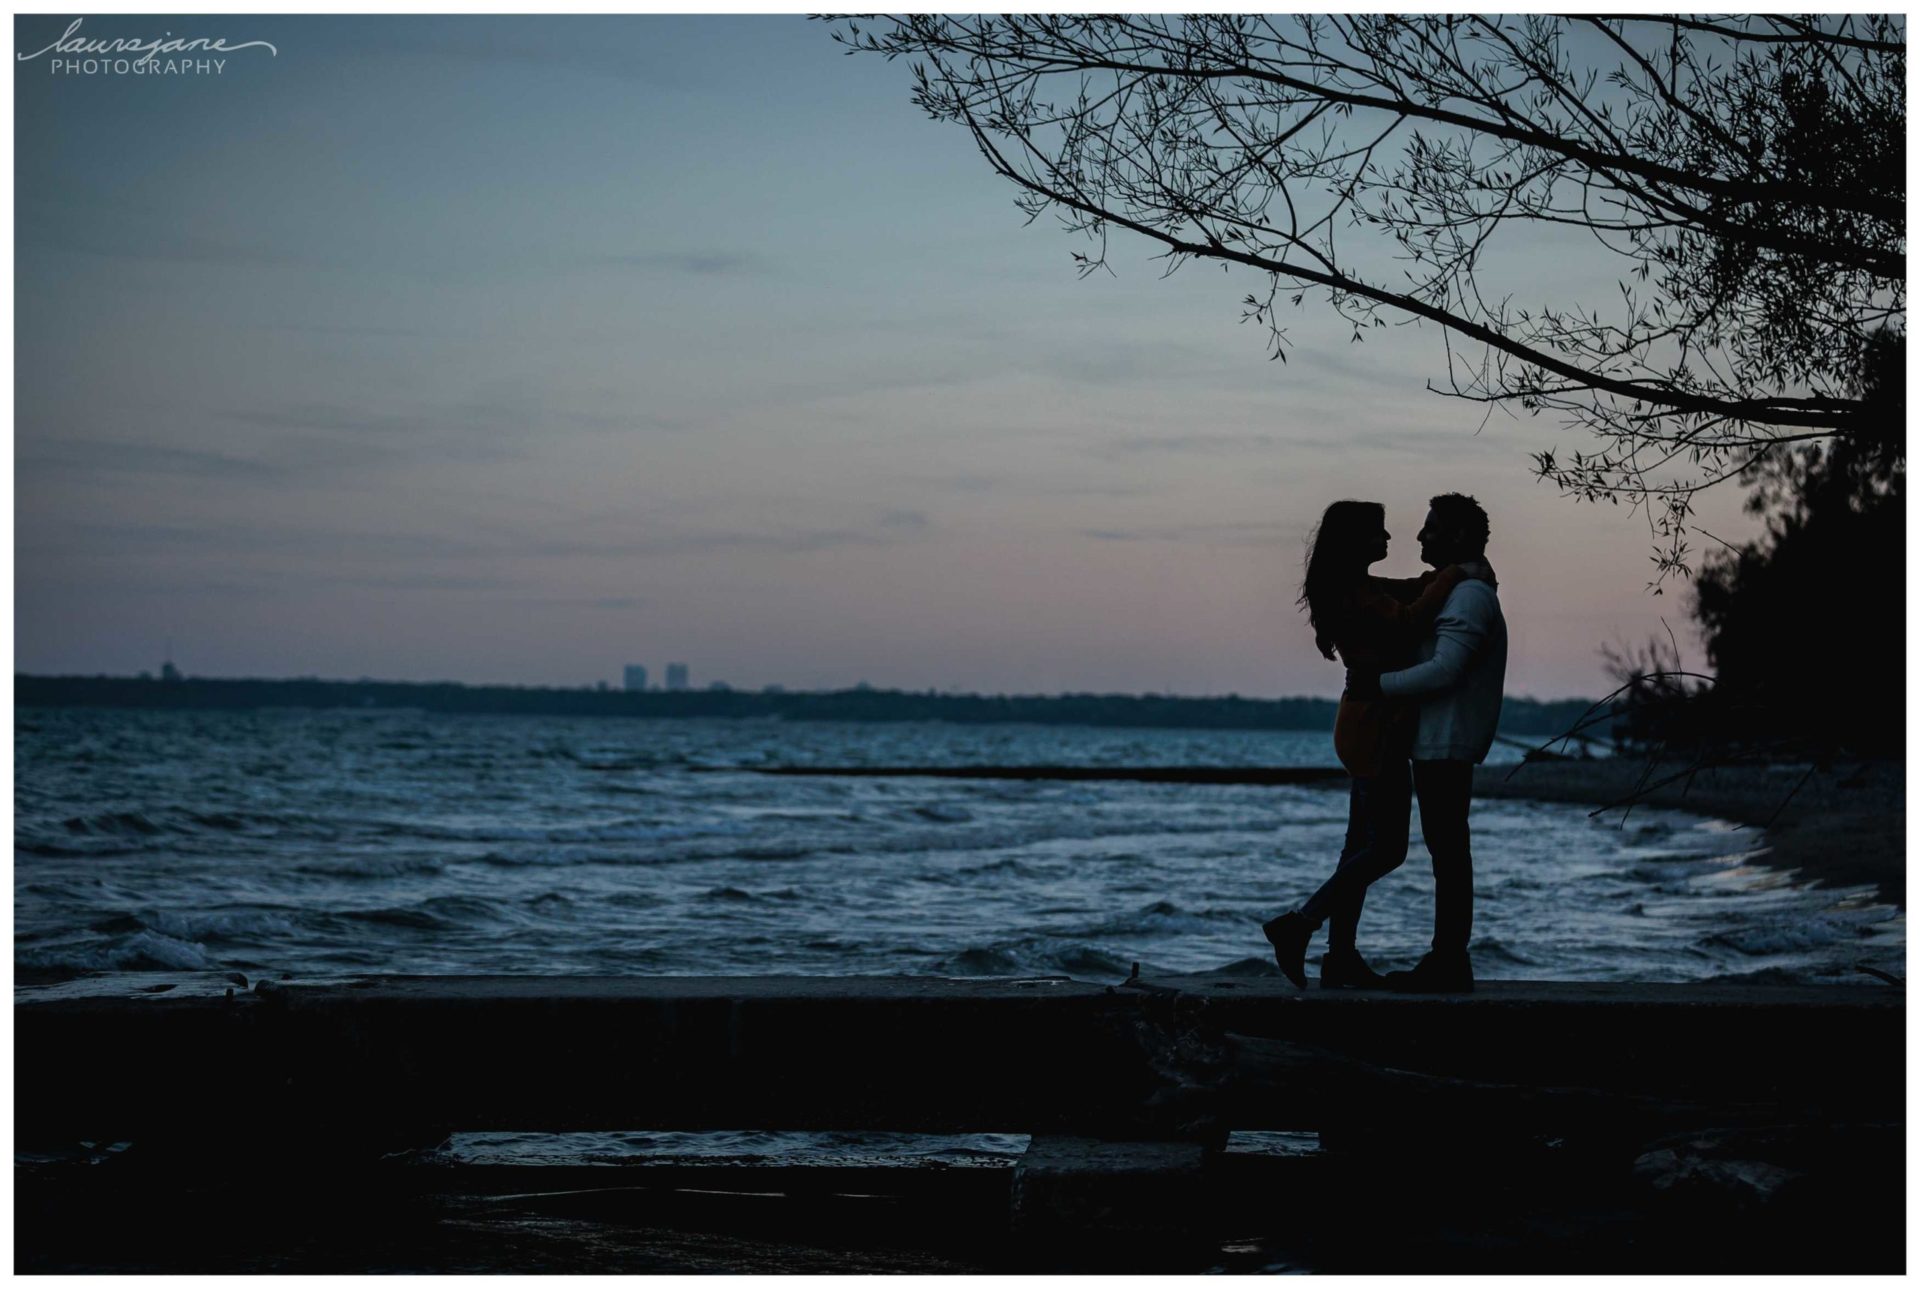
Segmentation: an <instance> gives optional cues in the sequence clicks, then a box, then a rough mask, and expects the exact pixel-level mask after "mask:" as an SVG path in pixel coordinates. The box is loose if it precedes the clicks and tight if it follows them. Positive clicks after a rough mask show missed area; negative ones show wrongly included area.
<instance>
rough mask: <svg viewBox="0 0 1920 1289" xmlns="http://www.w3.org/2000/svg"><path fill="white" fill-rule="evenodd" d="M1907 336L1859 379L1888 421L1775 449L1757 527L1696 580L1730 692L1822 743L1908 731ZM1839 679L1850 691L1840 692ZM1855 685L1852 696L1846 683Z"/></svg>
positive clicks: (1745, 705) (1766, 469) (1723, 697)
mask: <svg viewBox="0 0 1920 1289" xmlns="http://www.w3.org/2000/svg"><path fill="white" fill-rule="evenodd" d="M1899 348H1900V347H1899V346H1897V345H1896V344H1895V343H1894V342H1893V341H1892V340H1891V338H1884V339H1882V340H1881V341H1880V342H1879V344H1878V345H1877V347H1876V349H1875V350H1873V351H1870V355H1869V358H1868V371H1869V378H1868V380H1867V381H1866V382H1865V384H1864V385H1863V387H1862V390H1861V393H1862V396H1863V398H1864V399H1865V400H1866V402H1867V404H1868V406H1869V407H1873V406H1878V407H1881V408H1883V409H1884V420H1883V421H1882V423H1881V432H1880V433H1878V434H1858V435H1849V436H1846V437H1840V438H1835V439H1832V440H1829V441H1827V442H1823V443H1814V444H1808V445H1804V446H1800V447H1797V448H1794V449H1791V450H1786V451H1776V452H1774V453H1772V454H1769V455H1767V456H1765V457H1763V458H1762V459H1761V461H1760V462H1759V465H1758V467H1757V469H1756V471H1755V474H1756V476H1757V478H1756V482H1755V486H1754V488H1753V491H1752V493H1751V495H1750V497H1749V499H1748V505H1749V508H1750V509H1751V510H1753V511H1754V512H1755V513H1757V514H1765V515H1767V516H1769V519H1768V524H1767V528H1766V531H1765V533H1764V534H1763V535H1762V536H1761V537H1760V538H1759V539H1757V540H1755V541H1752V542H1748V543H1746V544H1745V545H1742V546H1739V547H1730V548H1728V549H1725V550H1722V551H1720V552H1718V553H1716V554H1715V555H1712V556H1709V557H1708V559H1707V560H1706V561H1705V565H1704V567H1703V568H1702V569H1701V572H1700V576H1699V578H1698V579H1697V580H1696V581H1695V584H1694V611H1695V616H1696V617H1697V618H1698V619H1699V621H1700V625H1701V627H1702V630H1703V633H1704V635H1705V637H1706V644H1707V656H1708V658H1709V659H1710V660H1711V662H1712V663H1713V668H1714V673H1715V676H1716V679H1717V682H1718V684H1717V690H1718V691H1719V702H1720V704H1721V706H1723V707H1725V708H1727V709H1728V711H1729V712H1731V711H1732V710H1733V709H1734V706H1735V705H1736V704H1737V705H1738V709H1739V710H1741V711H1746V712H1750V713H1753V714H1754V715H1755V717H1756V720H1757V722H1758V723H1760V724H1763V725H1764V727H1765V728H1764V730H1762V729H1759V728H1756V729H1751V730H1746V731H1741V730H1739V729H1738V728H1737V726H1738V724H1739V722H1737V721H1730V720H1729V721H1723V725H1725V726H1726V727H1727V732H1728V733H1729V734H1730V735H1732V734H1741V733H1744V734H1745V735H1746V736H1747V737H1748V738H1749V739H1751V738H1752V737H1754V736H1756V735H1759V734H1761V733H1765V734H1767V735H1769V736H1772V737H1791V738H1794V739H1796V740H1798V741H1800V742H1802V743H1804V744H1806V745H1808V746H1810V747H1814V748H1817V749H1819V750H1821V751H1822V752H1828V753H1830V752H1834V751H1842V750H1846V751H1852V752H1856V753H1864V754H1887V753H1892V754H1895V755H1898V754H1899V753H1900V751H1901V750H1902V748H1903V747H1904V744H1905V721H1904V715H1905V706H1904V696H1905V691H1906V685H1905V679H1906V595H1905V586H1906V532H1905V530H1906V440H1905V437H1904V435H1903V433H1902V431H1903V429H1904V426H1903V424H1902V421H1903V419H1904V418H1903V416H1902V412H1903V410H1904V406H1905V402H1906V399H1905V396H1904V393H1903V392H1902V390H1903V387H1904V376H1905V373H1904V370H1903V369H1902V367H1901V366H1900V365H1899ZM1836 691H1838V692H1839V695H1840V696H1838V697H1836ZM1849 693H1851V694H1852V695H1853V696H1848V694H1849Z"/></svg>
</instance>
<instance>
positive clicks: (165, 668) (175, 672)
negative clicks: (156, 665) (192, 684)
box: [160, 659, 185, 680]
mask: <svg viewBox="0 0 1920 1289" xmlns="http://www.w3.org/2000/svg"><path fill="white" fill-rule="evenodd" d="M160 679H162V680H184V679H185V677H183V676H182V675H181V674H180V669H179V668H178V667H176V666H174V665H173V660H172V659H168V660H167V661H166V662H163V663H161V664H160Z"/></svg>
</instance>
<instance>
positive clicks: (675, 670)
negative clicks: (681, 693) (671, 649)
mask: <svg viewBox="0 0 1920 1289" xmlns="http://www.w3.org/2000/svg"><path fill="white" fill-rule="evenodd" d="M686 687H687V664H686V663H684V662H670V663H668V664H667V688H668V689H685V688H686Z"/></svg>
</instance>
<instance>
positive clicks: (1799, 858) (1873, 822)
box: [1473, 756, 1907, 913]
mask: <svg viewBox="0 0 1920 1289" xmlns="http://www.w3.org/2000/svg"><path fill="white" fill-rule="evenodd" d="M1685 768H1686V766H1685V764H1684V763H1681V762H1663V763H1660V764H1658V765H1656V766H1654V767H1653V770H1652V773H1651V774H1649V773H1648V763H1647V762H1646V761H1645V760H1642V759H1641V758H1639V757H1630V756H1623V757H1619V758H1617V759H1615V758H1609V759H1607V760H1596V761H1527V762H1522V763H1521V764H1520V765H1518V766H1510V765H1483V766H1480V767H1479V768H1478V769H1477V770H1476V771H1475V772H1474V781H1473V793H1474V796H1475V797H1476V798H1477V799H1481V800H1488V799H1521V800H1530V801H1560V802H1568V803H1572V804H1579V805H1589V806H1594V807H1598V808H1601V809H1605V808H1607V807H1616V808H1617V809H1619V810H1628V809H1631V808H1633V806H1655V807H1659V808H1662V809H1672V810H1688V811H1692V812H1694V813H1696V814H1703V815H1711V816H1714V817H1715V818H1720V819H1726V820H1730V821H1731V822H1733V823H1736V824H1740V825H1742V826H1744V827H1747V828H1751V829H1754V830H1755V832H1756V833H1761V832H1763V833H1764V837H1763V839H1762V847H1763V848H1762V849H1761V850H1760V852H1759V853H1758V854H1756V855H1755V856H1754V857H1753V861H1754V862H1755V863H1757V864H1762V865H1764V866H1766V867H1768V868H1773V869H1782V870H1794V871H1798V872H1800V873H1801V874H1803V875H1804V876H1806V877H1808V878H1809V879H1811V880H1812V881H1813V882H1814V884H1815V885H1817V886H1828V887H1831V886H1873V887H1875V888H1876V889H1877V890H1878V892H1879V896H1880V899H1881V900H1882V901H1883V902H1885V903H1888V904H1892V905H1895V906H1897V907H1898V908H1899V909H1900V910H1901V911H1902V912H1903V913H1904V912H1905V911H1906V907H1907V872H1906V764H1905V762H1901V761H1868V762H1859V763H1852V764H1838V765H1835V766H1833V767H1832V768H1830V769H1825V770H1820V769H1815V770H1814V771H1813V772H1812V773H1811V774H1810V775H1809V774H1808V773H1807V769H1806V767H1804V766H1779V767H1773V766H1759V765H1739V766H1721V767H1717V768H1714V769H1709V770H1701V771H1699V772H1698V773H1697V774H1695V775H1694V776H1693V778H1692V780H1691V781H1688V780H1685V779H1681V780H1678V781H1676V782H1674V783H1670V784H1666V785H1664V786H1662V787H1659V788H1655V789H1654V790H1653V791H1651V792H1649V793H1647V794H1646V795H1645V796H1644V797H1642V798H1640V799H1639V800H1637V801H1635V802H1633V803H1632V805H1630V806H1629V805H1622V804H1620V803H1622V802H1623V801H1624V799H1625V798H1626V797H1627V796H1628V795H1629V794H1631V793H1632V792H1633V791H1634V788H1635V786H1636V785H1637V784H1639V783H1640V782H1641V781H1642V780H1643V779H1645V780H1646V781H1648V782H1655V783H1657V782H1659V781H1660V780H1662V779H1665V778H1668V777H1670V776H1673V775H1677V774H1679V773H1681V772H1682V771H1684V770H1685ZM1803 780H1804V781H1803ZM1796 785H1797V786H1796ZM1607 813H1608V814H1609V816H1612V817H1617V815H1615V814H1614V811H1612V810H1608V811H1607Z"/></svg>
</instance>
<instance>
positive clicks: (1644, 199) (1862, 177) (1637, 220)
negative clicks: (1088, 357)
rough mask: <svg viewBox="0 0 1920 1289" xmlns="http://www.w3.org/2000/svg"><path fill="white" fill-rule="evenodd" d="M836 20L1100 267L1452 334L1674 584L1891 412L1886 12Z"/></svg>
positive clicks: (1273, 316) (1900, 115)
mask: <svg viewBox="0 0 1920 1289" xmlns="http://www.w3.org/2000/svg"><path fill="white" fill-rule="evenodd" d="M840 22H841V27H840V29H839V30H838V31H837V32H836V38H837V39H840V40H841V41H842V42H843V43H845V44H846V45H847V46H848V47H849V48H850V49H851V50H853V51H858V52H867V53H877V54H880V55H882V56H885V57H888V58H896V57H904V58H908V59H910V60H911V61H912V63H913V67H914V75H915V91H914V99H915V102H916V103H917V104H918V105H919V106H920V107H921V108H923V109H924V110H925V111H926V112H928V113H929V114H930V115H931V116H932V117H934V118H935V119H936V120H940V121H947V122H953V123H956V124H958V125H960V126H961V127H963V128H965V129H966V130H968V131H969V132H970V134H971V136H972V138H973V140H974V142H975V144H976V145H977V146H978V147H979V149H980V152H981V154H982V156H983V157H985V159H986V160H987V162H988V163H989V164H990V165H991V166H992V168H993V169H994V170H995V171H996V172H997V173H999V174H1000V175H1002V176H1004V177H1005V178H1006V179H1008V180H1009V181H1011V182H1012V183H1013V184H1014V185H1015V186H1016V187H1017V188H1018V190H1019V194H1018V198H1017V200H1018V203H1019V205H1020V207H1021V209H1022V210H1023V211H1025V212H1026V213H1027V215H1028V216H1029V218H1036V217H1038V216H1040V215H1041V214H1043V213H1048V212H1051V213H1053V214H1055V215H1057V216H1058V217H1059V218H1060V219H1061V220H1062V222H1063V223H1064V224H1065V226H1066V227H1067V228H1069V229H1071V230H1074V231H1076V232H1078V233H1082V234H1085V235H1086V236H1087V237H1089V238H1091V239H1092V243H1093V247H1092V250H1091V251H1090V252H1088V253H1085V254H1081V255H1078V256H1076V259H1077V260H1078V261H1079V263H1080V264H1081V267H1082V269H1083V271H1087V272H1091V271H1093V270H1094V269H1096V268H1099V267H1101V266H1102V265H1104V264H1105V263H1106V259H1107V246H1108V240H1109V238H1110V237H1112V236H1113V235H1114V233H1115V232H1116V231H1119V232H1123V233H1126V234H1132V235H1136V236H1138V237H1141V238H1145V239H1148V240H1149V241H1150V242H1153V243H1157V244H1158V246H1159V247H1160V248H1161V250H1162V252H1163V254H1164V255H1165V256H1166V257H1167V258H1168V260H1169V262H1170V263H1169V267H1170V268H1177V267H1178V266H1180V265H1181V264H1183V263H1186V262H1189V261H1193V260H1210V261H1217V262H1220V263H1223V264H1226V265H1230V266H1240V267H1242V268H1244V269H1246V270H1249V271H1251V272H1253V273H1255V274H1258V275H1260V277H1261V282H1260V286H1259V288H1258V289H1256V290H1254V291H1251V292H1250V293H1249V294H1248V295H1247V296H1246V299H1245V310H1246V317H1247V318H1248V319H1250V320H1252V321H1255V322H1257V323H1259V324H1262V325H1263V326H1265V327H1266V328H1267V329H1268V331H1269V334H1270V340H1271V343H1272V347H1273V353H1274V354H1275V356H1277V357H1279V358H1282V359H1284V358H1285V357H1286V354H1287V347H1288V345H1289V341H1288V338H1287V332H1286V328H1285V327H1284V326H1283V325H1282V324H1281V319H1282V317H1283V310H1284V308H1286V307H1288V306H1297V305H1301V304H1303V303H1304V302H1305V301H1306V300H1307V299H1308V297H1310V296H1311V297H1313V298H1315V299H1316V300H1318V301H1321V302H1323V303H1324V304H1325V305H1328V306H1330V307H1331V308H1332V309H1333V310H1335V311H1336V312H1337V313H1338V315H1339V316H1340V317H1342V318H1344V319H1345V320H1346V321H1347V322H1348V323H1349V324H1351V326H1352V328H1353V332H1352V335H1353V338H1354V339H1355V340H1358V339H1361V338H1362V337H1364V335H1365V334H1366V332H1367V331H1368V330H1370V329H1372V328H1375V327H1379V326H1382V325H1385V324H1386V323H1387V322H1388V321H1389V320H1394V321H1404V320H1407V319H1414V320H1420V321H1424V322H1430V323H1437V324H1439V325H1440V326H1441V327H1442V328H1443V329H1444V330H1443V334H1444V335H1445V337H1446V340H1447V344H1446V354H1445V362H1446V375H1445V377H1444V379H1442V380H1439V381H1435V382H1430V384H1432V385H1433V387H1435V388H1437V389H1439V390H1440V391H1441V392H1443V393H1448V394H1452V395H1455V396H1458V397H1461V398H1467V399H1474V400H1479V401H1482V402H1485V403H1487V404H1489V405H1499V406H1506V407H1510V408H1514V409H1518V410H1522V411H1525V412H1528V413H1539V412H1548V413H1551V414H1555V415H1557V416H1558V417H1560V418H1561V419H1563V420H1565V421H1567V422H1569V423H1572V424H1574V425H1577V426H1580V427H1584V428H1585V429H1586V430H1588V431H1591V432H1592V434H1593V435H1594V436H1595V437H1594V441H1593V443H1592V445H1591V447H1590V448H1589V449H1588V450H1584V451H1581V452H1577V453H1574V454H1573V455H1571V456H1569V457H1566V458H1564V459H1563V458H1562V457H1560V456H1558V455H1557V454H1556V453H1555V452H1553V451H1551V450H1547V451H1542V452H1540V453H1538V454H1537V455H1536V466H1537V468H1538V471H1539V473H1540V474H1541V475H1542V476H1543V477H1545V478H1547V479H1549V480H1551V481H1553V482H1555V483H1557V484H1558V485H1559V486H1560V487H1562V488H1563V489H1564V490H1565V491H1567V492H1569V493H1570V494H1572V495H1573V496H1575V497H1577V498H1582V499H1586V500H1602V499H1605V500H1612V501H1615V502H1619V501H1622V500H1624V501H1627V502H1629V503H1630V504H1633V505H1638V506H1644V507H1645V510H1646V513H1647V517H1648V522H1649V523H1650V524H1651V525H1652V526H1653V530H1654V533H1655V535H1656V538H1657V555H1656V558H1657V560H1658V563H1659V568H1660V572H1661V574H1662V575H1664V574H1665V573H1667V572H1670V571H1674V570H1681V571H1685V570H1687V569H1688V568H1689V564H1688V559H1689V546H1688V540H1687V533H1688V520H1689V517H1690V513H1691V508H1692V501H1693V498H1694V496H1695V495H1696V494H1697V492H1698V491H1699V490H1700V489H1701V488H1704V487H1708V486H1711V485H1712V484H1714V483H1717V482H1720V481H1721V480H1724V479H1727V478H1731V477H1735V476H1738V475H1741V474H1743V473H1744V472H1746V471H1749V470H1751V469H1754V468H1755V467H1756V465H1757V464H1758V463H1760V462H1763V461H1768V460H1779V459H1781V458H1780V457H1779V453H1780V452H1781V451H1783V450H1790V449H1791V448H1792V447H1793V446H1794V445H1796V444H1802V443H1818V442H1828V441H1839V440H1845V439H1847V438H1849V437H1850V436H1854V435H1857V434H1862V433H1873V432H1875V431H1874V426H1873V424H1871V423H1870V422H1871V417H1869V416H1868V415H1867V409H1866V408H1865V406H1864V404H1863V401H1862V397H1861V395H1860V393H1859V390H1860V388H1861V387H1862V384H1863V364H1865V363H1866V362H1867V361H1868V351H1869V348H1870V346H1871V345H1872V344H1873V343H1874V342H1873V338H1874V337H1875V336H1876V335H1883V334H1884V335H1891V336H1896V337H1900V336H1904V324H1905V302H1906V287H1905V271H1906V268H1905V265H1906V260H1905V210H1906V191H1905V158H1904V138H1905V75H1906V44H1905V30H1904V23H1903V20H1902V19H1901V18H1899V17H1898V16H1894V17H1887V16H1864V17H1863V16H1827V17H1817V18H1794V17H1789V16H1784V15H1768V16H1762V17H1754V18H1746V19H1715V20H1710V21H1709V20H1698V19H1691V18H1683V17H1654V16H1627V17H1571V18H1567V17H1548V16H1539V15H1534V16H1524V17H1516V18H1498V17H1484V16H1478V15H1457V14H1429V15H1415V16H1404V17H1403V16H1392V15H1367V16H1352V17H1343V16H1315V15H1307V16H1298V17H1284V18H1272V17H1263V16H1258V15H1246V14H1226V15H1197V16H1196V15H1188V16H1166V15H1129V16H1081V15H1073V16H1014V17H964V18H956V17H939V16H928V15H912V16H901V17H891V18H882V19H877V20H875V19H864V18H863V19H843V20H840ZM1554 236H1572V237H1575V238H1577V239H1580V240H1581V241H1582V242H1587V243H1592V242H1597V243H1598V244H1599V245H1600V246H1602V247H1604V248H1605V250H1606V251H1607V252H1609V253H1611V254H1612V255H1613V256H1614V257H1616V259H1615V264H1616V267H1617V268H1618V283H1617V288H1618V289H1617V292H1615V293H1612V294H1611V295H1610V298H1606V299H1599V300H1572V299H1566V298H1558V297H1559V296H1560V295H1562V294H1563V293H1564V290H1565V288H1564V286H1562V287H1561V290H1560V291H1559V292H1556V290H1555V285H1554V284H1553V283H1552V282H1546V283H1542V282H1539V281H1505V280H1503V279H1502V277H1501V270H1500V269H1499V268H1498V267H1497V262H1498V261H1499V260H1500V253H1501V252H1502V251H1503V250H1519V249H1523V248H1524V249H1528V250H1529V251H1530V253H1532V254H1534V255H1536V256H1537V255H1538V254H1539V253H1540V247H1541V245H1542V242H1543V239H1547V240H1548V241H1549V242H1550V239H1551V238H1552V237H1554ZM1657 580H1658V579H1656V581H1657Z"/></svg>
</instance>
